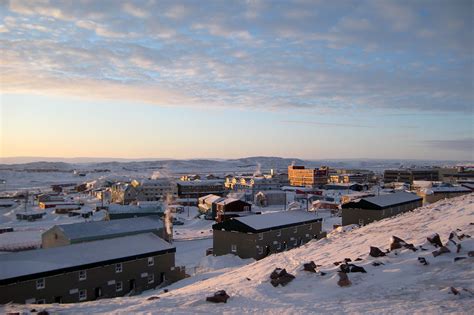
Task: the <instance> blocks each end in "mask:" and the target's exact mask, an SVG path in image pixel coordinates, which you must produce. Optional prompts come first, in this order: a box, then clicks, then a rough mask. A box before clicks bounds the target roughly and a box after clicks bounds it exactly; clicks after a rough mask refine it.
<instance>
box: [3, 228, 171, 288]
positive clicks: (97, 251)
mask: <svg viewBox="0 0 474 315" xmlns="http://www.w3.org/2000/svg"><path fill="white" fill-rule="evenodd" d="M123 221H125V220H123ZM171 249H174V247H173V246H172V245H170V244H169V243H167V242H165V241H164V240H163V239H161V238H159V237H158V236H156V235H155V234H153V233H143V234H138V235H131V236H125V237H119V238H113V239H107V240H99V241H93V242H87V243H79V244H73V245H68V246H60V247H53V248H47V249H38V250H29V251H23V252H17V253H12V254H3V255H1V260H0V283H2V282H4V281H6V280H7V281H8V279H13V278H17V277H22V276H27V275H33V274H41V273H45V272H51V271H55V270H58V271H59V270H61V269H66V268H74V267H79V266H84V268H86V267H87V265H89V264H94V263H97V262H103V261H109V260H115V259H121V258H126V257H134V256H138V255H143V254H147V253H154V252H161V251H166V250H171Z"/></svg>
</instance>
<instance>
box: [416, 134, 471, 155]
mask: <svg viewBox="0 0 474 315" xmlns="http://www.w3.org/2000/svg"><path fill="white" fill-rule="evenodd" d="M422 143H423V144H425V145H427V146H429V147H432V148H436V149H438V150H440V151H443V150H447V151H462V152H468V153H469V152H470V153H471V158H473V159H474V138H463V139H450V140H426V141H424V142H422Z"/></svg>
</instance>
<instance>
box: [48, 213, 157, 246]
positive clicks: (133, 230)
mask: <svg viewBox="0 0 474 315" xmlns="http://www.w3.org/2000/svg"><path fill="white" fill-rule="evenodd" d="M55 227H57V228H59V229H61V230H62V231H63V232H64V234H65V235H66V237H67V238H68V239H70V240H71V241H73V240H75V241H85V240H91V239H99V238H109V237H116V236H123V235H127V234H129V235H130V234H138V233H144V232H153V231H156V230H158V229H162V228H163V222H162V221H161V220H160V219H159V218H158V217H151V216H147V217H139V218H130V219H121V220H112V221H92V222H81V223H73V224H62V225H56V226H55ZM53 228H54V227H53Z"/></svg>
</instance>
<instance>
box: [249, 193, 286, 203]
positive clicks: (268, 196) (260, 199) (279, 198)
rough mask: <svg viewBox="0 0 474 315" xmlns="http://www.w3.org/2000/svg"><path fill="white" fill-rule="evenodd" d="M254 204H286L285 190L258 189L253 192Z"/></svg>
mask: <svg viewBox="0 0 474 315" xmlns="http://www.w3.org/2000/svg"><path fill="white" fill-rule="evenodd" d="M254 204H255V205H258V206H260V207H268V206H275V205H286V192H285V191H281V190H266V191H259V192H258V193H256V194H255V198H254Z"/></svg>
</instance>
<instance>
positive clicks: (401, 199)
mask: <svg viewBox="0 0 474 315" xmlns="http://www.w3.org/2000/svg"><path fill="white" fill-rule="evenodd" d="M420 199H421V198H420V197H419V196H417V195H415V194H411V193H407V192H404V191H402V192H396V193H393V194H387V195H380V196H375V197H367V198H363V200H365V201H367V202H370V203H372V204H374V205H377V206H379V207H382V208H385V207H389V206H392V205H397V204H402V203H406V202H411V201H416V200H420Z"/></svg>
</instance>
